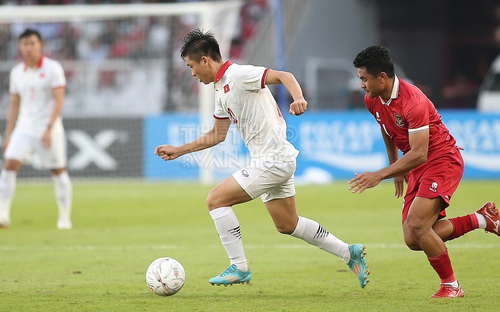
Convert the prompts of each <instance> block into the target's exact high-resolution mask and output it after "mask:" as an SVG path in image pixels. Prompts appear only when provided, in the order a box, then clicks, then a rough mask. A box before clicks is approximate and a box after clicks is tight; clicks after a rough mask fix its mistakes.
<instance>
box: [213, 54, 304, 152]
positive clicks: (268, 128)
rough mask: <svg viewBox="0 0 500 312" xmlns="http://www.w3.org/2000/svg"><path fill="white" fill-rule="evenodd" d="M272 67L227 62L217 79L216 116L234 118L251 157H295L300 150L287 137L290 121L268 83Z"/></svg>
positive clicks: (215, 81) (215, 85) (215, 83)
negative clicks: (287, 120)
mask: <svg viewBox="0 0 500 312" xmlns="http://www.w3.org/2000/svg"><path fill="white" fill-rule="evenodd" d="M267 71H268V69H267V68H265V67H260V66H252V65H238V64H233V63H231V61H227V62H226V63H224V65H223V66H222V68H221V69H220V70H219V72H218V73H217V75H216V77H215V80H214V88H215V112H214V117H215V118H230V119H231V121H232V122H233V123H234V125H235V126H236V128H237V129H238V131H239V132H240V133H241V136H242V138H243V142H244V143H245V145H246V147H247V148H248V150H249V152H250V157H251V158H253V159H256V158H265V159H266V160H269V161H272V160H283V161H290V160H295V158H296V157H297V155H298V154H299V152H298V151H297V150H296V149H295V147H294V146H293V145H292V144H291V143H290V142H288V141H287V139H286V122H285V120H284V119H283V116H282V114H281V112H280V109H279V107H278V105H277V103H276V100H275V99H274V97H273V95H272V93H271V91H270V90H269V88H268V87H267V86H266V85H265V83H264V82H265V79H266V75H267Z"/></svg>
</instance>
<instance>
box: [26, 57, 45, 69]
mask: <svg viewBox="0 0 500 312" xmlns="http://www.w3.org/2000/svg"><path fill="white" fill-rule="evenodd" d="M42 64H43V55H42V56H40V59H39V60H38V63H37V64H36V66H37V68H40V67H42ZM26 69H28V65H26V62H24V70H26Z"/></svg>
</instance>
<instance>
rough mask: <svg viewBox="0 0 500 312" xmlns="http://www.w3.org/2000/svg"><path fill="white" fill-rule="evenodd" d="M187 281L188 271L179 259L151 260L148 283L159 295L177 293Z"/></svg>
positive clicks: (147, 276)
mask: <svg viewBox="0 0 500 312" xmlns="http://www.w3.org/2000/svg"><path fill="white" fill-rule="evenodd" d="M185 281H186V271H184V268H183V267H182V265H181V264H180V263H179V261H177V260H175V259H172V258H166V257H164V258H158V259H156V260H155V261H153V262H151V264H150V265H149V267H148V270H147V271H146V283H147V284H148V286H149V289H151V291H152V292H154V293H155V294H157V295H158V296H172V295H175V294H176V293H177V292H178V291H179V290H181V288H182V286H184V282H185Z"/></svg>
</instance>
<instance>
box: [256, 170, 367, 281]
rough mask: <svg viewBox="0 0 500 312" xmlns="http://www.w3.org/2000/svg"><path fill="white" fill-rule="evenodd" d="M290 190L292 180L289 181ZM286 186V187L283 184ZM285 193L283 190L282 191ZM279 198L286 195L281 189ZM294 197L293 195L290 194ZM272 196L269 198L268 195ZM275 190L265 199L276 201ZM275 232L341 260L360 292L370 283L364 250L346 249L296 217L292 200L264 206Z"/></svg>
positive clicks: (357, 247)
mask: <svg viewBox="0 0 500 312" xmlns="http://www.w3.org/2000/svg"><path fill="white" fill-rule="evenodd" d="M291 182H292V186H293V178H292V181H291ZM285 185H286V184H285ZM285 189H286V187H285ZM281 192H282V194H286V193H287V192H286V191H284V190H283V188H281ZM293 193H295V192H294V191H293ZM271 194H272V195H271ZM278 194H279V191H277V190H276V189H274V190H272V191H271V192H268V194H266V196H267V197H268V198H269V197H279V195H278ZM265 205H266V208H267V210H268V212H269V214H270V215H271V218H272V219H273V222H274V225H275V226H276V229H277V230H278V231H279V232H280V233H282V234H289V235H291V236H293V237H296V238H300V239H302V240H304V241H306V242H307V243H309V244H312V245H314V246H316V247H318V248H320V249H322V250H325V251H326V252H329V253H331V254H334V255H336V256H337V257H339V258H341V259H342V260H343V261H344V262H345V263H346V264H347V265H348V266H349V268H350V269H351V270H352V271H353V272H354V273H355V274H356V276H357V277H358V281H359V284H360V286H361V288H365V287H366V285H367V283H368V282H369V278H368V277H369V274H370V271H369V270H368V265H367V264H366V260H365V247H364V246H363V245H361V244H355V245H348V244H347V243H345V242H343V241H342V240H340V239H339V238H337V237H336V236H334V235H333V234H332V233H330V232H329V231H327V230H326V229H325V228H323V227H322V226H321V225H320V224H319V223H318V222H316V221H314V220H310V219H307V218H304V217H300V216H298V215H297V212H296V207H295V196H294V195H293V196H290V197H287V198H278V199H273V200H270V201H266V202H265Z"/></svg>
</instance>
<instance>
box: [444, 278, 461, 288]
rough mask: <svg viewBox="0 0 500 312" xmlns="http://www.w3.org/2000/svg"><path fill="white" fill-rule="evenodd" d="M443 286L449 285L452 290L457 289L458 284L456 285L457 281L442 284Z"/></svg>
mask: <svg viewBox="0 0 500 312" xmlns="http://www.w3.org/2000/svg"><path fill="white" fill-rule="evenodd" d="M444 284H445V285H450V286H452V287H453V288H455V289H457V288H458V286H459V284H458V281H457V280H455V281H454V282H451V283H444Z"/></svg>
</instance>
